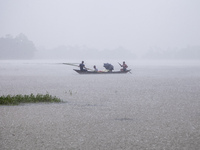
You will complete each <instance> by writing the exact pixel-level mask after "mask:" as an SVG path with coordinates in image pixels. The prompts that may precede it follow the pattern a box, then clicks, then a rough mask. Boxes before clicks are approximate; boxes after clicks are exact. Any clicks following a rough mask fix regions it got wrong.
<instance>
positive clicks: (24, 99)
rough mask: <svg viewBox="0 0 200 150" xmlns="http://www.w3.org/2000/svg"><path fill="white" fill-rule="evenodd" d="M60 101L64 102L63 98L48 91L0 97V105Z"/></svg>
mask: <svg viewBox="0 0 200 150" xmlns="http://www.w3.org/2000/svg"><path fill="white" fill-rule="evenodd" d="M41 102H43V103H44V102H45V103H59V102H63V101H62V100H61V99H59V98H57V97H56V96H51V95H49V94H48V93H47V94H45V95H42V94H37V95H34V94H30V95H21V94H18V95H13V96H12V95H7V96H4V95H3V96H1V97H0V105H18V104H20V103H41Z"/></svg>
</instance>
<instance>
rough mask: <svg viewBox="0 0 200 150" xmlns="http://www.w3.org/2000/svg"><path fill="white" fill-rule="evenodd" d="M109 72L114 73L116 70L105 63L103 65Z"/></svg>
mask: <svg viewBox="0 0 200 150" xmlns="http://www.w3.org/2000/svg"><path fill="white" fill-rule="evenodd" d="M103 66H104V67H105V68H106V69H107V70H109V71H112V70H114V67H113V65H111V64H109V63H104V65H103Z"/></svg>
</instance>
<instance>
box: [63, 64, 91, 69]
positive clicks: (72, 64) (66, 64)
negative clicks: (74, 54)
mask: <svg viewBox="0 0 200 150" xmlns="http://www.w3.org/2000/svg"><path fill="white" fill-rule="evenodd" d="M63 64H64V65H69V66H75V67H79V65H76V64H77V63H63ZM86 69H87V70H93V69H90V68H86Z"/></svg>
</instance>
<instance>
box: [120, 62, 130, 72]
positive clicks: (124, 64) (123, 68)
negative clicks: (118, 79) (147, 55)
mask: <svg viewBox="0 0 200 150" xmlns="http://www.w3.org/2000/svg"><path fill="white" fill-rule="evenodd" d="M119 65H120V66H121V67H122V69H121V71H126V68H128V66H127V65H126V63H125V61H123V64H120V63H119Z"/></svg>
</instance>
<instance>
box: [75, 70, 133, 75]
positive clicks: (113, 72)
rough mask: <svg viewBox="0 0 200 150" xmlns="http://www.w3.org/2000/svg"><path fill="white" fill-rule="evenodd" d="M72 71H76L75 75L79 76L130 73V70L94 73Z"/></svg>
mask: <svg viewBox="0 0 200 150" xmlns="http://www.w3.org/2000/svg"><path fill="white" fill-rule="evenodd" d="M74 71H76V72H77V73H79V74H125V73H128V72H129V73H131V70H126V71H107V72H105V71H98V72H95V71H80V70H77V69H74Z"/></svg>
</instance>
